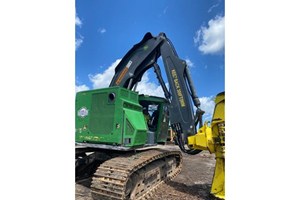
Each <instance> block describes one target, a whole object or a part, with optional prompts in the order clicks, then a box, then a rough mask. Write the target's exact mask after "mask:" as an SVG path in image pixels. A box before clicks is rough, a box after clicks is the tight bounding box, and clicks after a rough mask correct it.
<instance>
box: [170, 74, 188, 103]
mask: <svg viewBox="0 0 300 200" xmlns="http://www.w3.org/2000/svg"><path fill="white" fill-rule="evenodd" d="M172 77H173V80H174V84H175V88H176V90H177V95H178V99H179V102H180V106H181V107H185V102H184V99H183V95H182V91H181V88H180V85H179V82H178V76H177V73H176V71H175V69H173V70H172Z"/></svg>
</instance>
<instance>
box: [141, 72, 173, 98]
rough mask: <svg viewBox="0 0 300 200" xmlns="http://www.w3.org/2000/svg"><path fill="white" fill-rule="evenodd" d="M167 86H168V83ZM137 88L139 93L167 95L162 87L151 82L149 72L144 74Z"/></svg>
mask: <svg viewBox="0 0 300 200" xmlns="http://www.w3.org/2000/svg"><path fill="white" fill-rule="evenodd" d="M166 86H167V87H168V85H167V84H166ZM136 90H137V91H138V92H139V94H146V95H152V96H158V97H165V95H164V92H163V90H162V87H161V86H160V85H157V84H155V83H153V82H150V80H149V74H148V72H146V73H145V74H144V75H143V77H142V80H141V82H139V83H138V86H137V88H136Z"/></svg>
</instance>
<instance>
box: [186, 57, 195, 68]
mask: <svg viewBox="0 0 300 200" xmlns="http://www.w3.org/2000/svg"><path fill="white" fill-rule="evenodd" d="M185 62H186V64H187V66H189V67H194V63H193V62H192V61H191V60H190V59H188V58H187V59H185Z"/></svg>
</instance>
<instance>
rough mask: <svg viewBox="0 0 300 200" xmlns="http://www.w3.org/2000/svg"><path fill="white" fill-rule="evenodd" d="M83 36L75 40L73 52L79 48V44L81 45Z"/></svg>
mask: <svg viewBox="0 0 300 200" xmlns="http://www.w3.org/2000/svg"><path fill="white" fill-rule="evenodd" d="M83 38H84V37H83V36H81V35H80V36H79V38H76V39H75V50H77V49H78V48H79V47H80V46H81V44H82V43H83Z"/></svg>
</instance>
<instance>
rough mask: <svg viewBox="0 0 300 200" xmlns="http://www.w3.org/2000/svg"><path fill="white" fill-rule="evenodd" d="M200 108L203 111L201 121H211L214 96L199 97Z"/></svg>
mask: <svg viewBox="0 0 300 200" xmlns="http://www.w3.org/2000/svg"><path fill="white" fill-rule="evenodd" d="M199 100H200V103H201V105H200V108H201V110H203V111H205V113H204V115H203V121H211V118H212V115H213V112H214V108H215V96H210V97H200V98H199Z"/></svg>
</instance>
